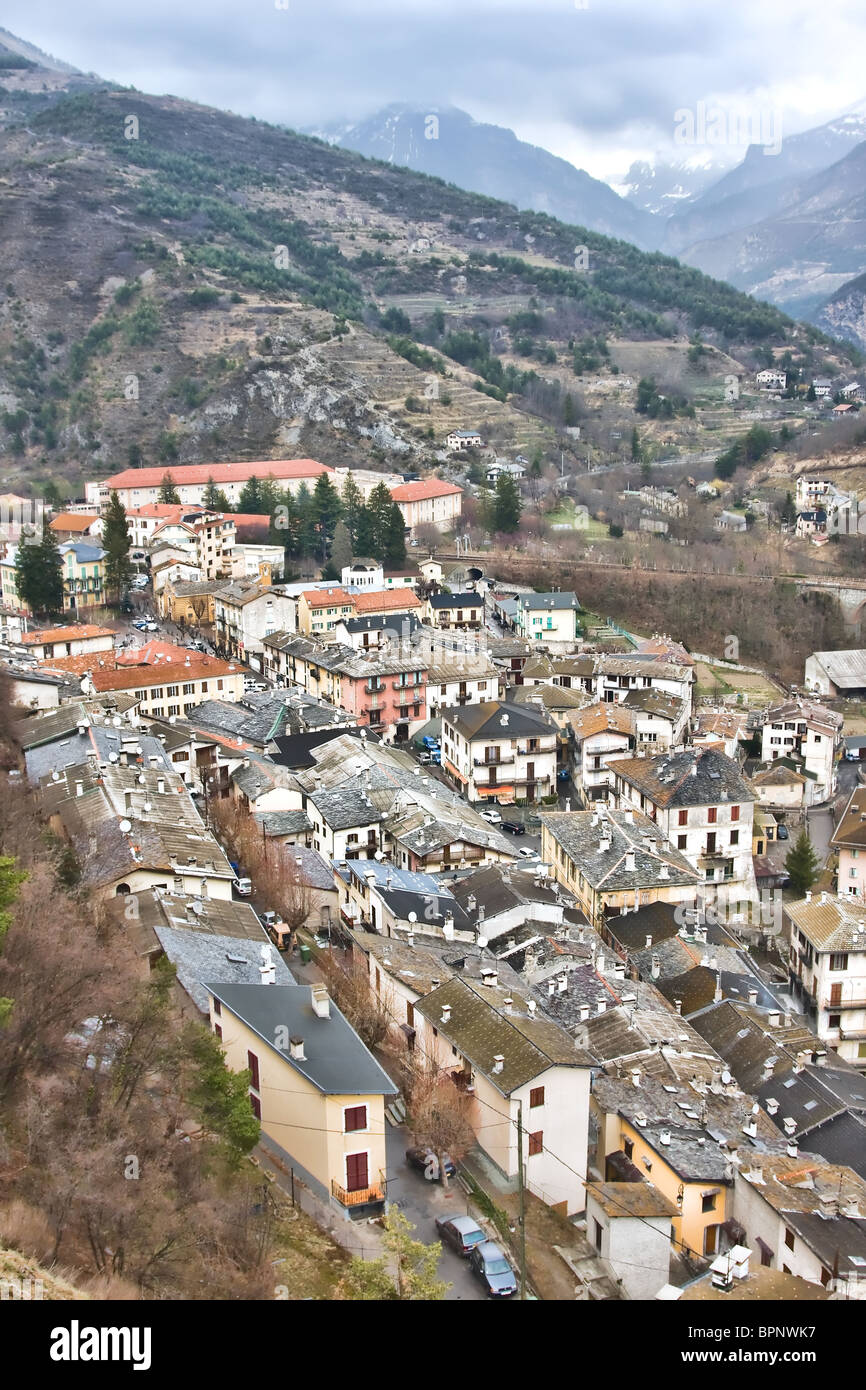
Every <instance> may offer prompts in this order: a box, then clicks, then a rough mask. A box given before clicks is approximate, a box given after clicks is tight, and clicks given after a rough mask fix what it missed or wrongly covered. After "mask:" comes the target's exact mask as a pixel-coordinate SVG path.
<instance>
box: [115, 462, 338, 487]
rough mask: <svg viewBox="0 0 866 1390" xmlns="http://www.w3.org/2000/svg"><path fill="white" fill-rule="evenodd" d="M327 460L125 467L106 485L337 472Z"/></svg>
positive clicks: (241, 479)
mask: <svg viewBox="0 0 866 1390" xmlns="http://www.w3.org/2000/svg"><path fill="white" fill-rule="evenodd" d="M333 471H334V470H333V468H329V467H328V466H327V465H326V464H324V463H317V462H316V460H315V459H264V460H260V461H259V462H256V463H180V464H174V465H172V466H171V467H168V468H166V467H160V468H124V470H123V472H121V473H115V474H114V477H113V478H107V479H106V482H105V486H106V487H107V488H109V489H111V488H136V487H138V488H144V487H159V485H160V483H161V482H162V480H163V478H164V477H165V475H166V473H170V474H171V478H172V481H173V482H174V483H175V484H178V485H179V484H181V483H207V482H208V480H209V479H213V481H214V483H216V485H217V487H219V486H220V485H221V484H222V483H245V482H247V481H248V480H249V479H250V478H267V477H268V476H269V475H272V476H273V477H274V478H315V477H317V476H318V475H319V474H320V473H333Z"/></svg>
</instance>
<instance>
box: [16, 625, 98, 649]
mask: <svg viewBox="0 0 866 1390" xmlns="http://www.w3.org/2000/svg"><path fill="white" fill-rule="evenodd" d="M113 636H114V632H113V631H112V629H111V628H110V627H95V626H94V625H93V623H77V624H74V625H73V626H72V627H49V628H44V629H43V630H42V632H25V633H24V636H23V637H22V638H21V645H22V646H23V647H41V646H42V645H43V643H45V642H78V641H81V639H82V638H84V637H113Z"/></svg>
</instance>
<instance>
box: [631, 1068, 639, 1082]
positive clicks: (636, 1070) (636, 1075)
mask: <svg viewBox="0 0 866 1390" xmlns="http://www.w3.org/2000/svg"><path fill="white" fill-rule="evenodd" d="M631 1084H632V1085H633V1086H640V1067H632V1071H631Z"/></svg>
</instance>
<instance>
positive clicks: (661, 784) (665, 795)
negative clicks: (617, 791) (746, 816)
mask: <svg viewBox="0 0 866 1390" xmlns="http://www.w3.org/2000/svg"><path fill="white" fill-rule="evenodd" d="M614 770H615V773H616V776H617V777H621V778H622V779H623V781H624V782H628V784H629V785H630V786H632V787H636V788H637V790H638V791H640V792H642V793H643V795H644V796H646V797H648V798H649V799H650V800H651V801H652V802H653V803H654V804H655V805H656V806H662V807H686V806H712V805H718V804H719V803H720V802H722V801H732V802H739V803H742V802H750V801H754V799H755V795H754V792H752V791H751V789H750V788H749V786H748V784H747V783H746V781H745V779H744V777H743V775H742V773H741V772H740V769H739V767H738V766H737V764H736V763H735V762H734V761H733V759H732V758H728V757H726V756H725V754H724V753H719V752H718V751H717V750H716V749H715V748H694V749H684V750H683V751H682V752H679V753H662V754H660V755H659V756H658V757H655V758H618V759H617V762H616V765H615V769H614Z"/></svg>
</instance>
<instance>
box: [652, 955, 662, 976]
mask: <svg viewBox="0 0 866 1390" xmlns="http://www.w3.org/2000/svg"><path fill="white" fill-rule="evenodd" d="M661 973H662V963H661V960H660V959H659V957H658V956H656V955H654V956H653V959H652V971H651V974H652V978H653V979H654V980H657V979H658V977H659V975H660V974H661Z"/></svg>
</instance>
